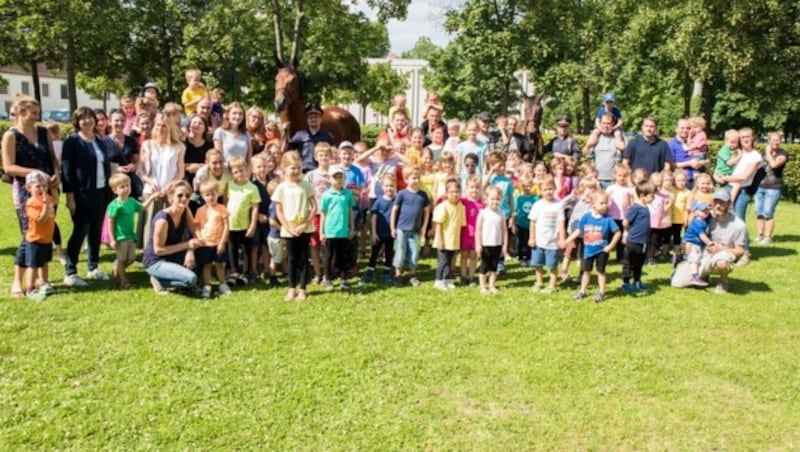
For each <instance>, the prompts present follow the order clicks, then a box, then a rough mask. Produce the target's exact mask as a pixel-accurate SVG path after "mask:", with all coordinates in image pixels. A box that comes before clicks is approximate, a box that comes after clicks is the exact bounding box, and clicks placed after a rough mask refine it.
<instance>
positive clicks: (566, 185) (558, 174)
mask: <svg viewBox="0 0 800 452" xmlns="http://www.w3.org/2000/svg"><path fill="white" fill-rule="evenodd" d="M565 160H571V159H569V158H567V159H564V158H561V159H558V160H554V161H553V162H552V164H551V165H550V171H552V173H553V180H555V183H556V198H557V199H559V200H562V199H564V198H566V197H567V195H569V194H570V193H572V179H571V178H570V177H569V176H566V175H565V174H564V168H565V166H566V162H565Z"/></svg>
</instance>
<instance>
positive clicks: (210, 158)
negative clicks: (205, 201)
mask: <svg viewBox="0 0 800 452" xmlns="http://www.w3.org/2000/svg"><path fill="white" fill-rule="evenodd" d="M223 162H224V160H223V156H222V151H220V150H218V149H209V150H208V151H206V163H205V165H203V166H202V167H200V169H199V170H197V174H195V176H194V181H192V182H193V183H194V187H193V188H194V191H195V193H200V186H201V185H202V184H203V183H205V182H208V181H212V182H216V184H217V193H218V194H220V195H221V194H223V193H225V189H226V188H227V187H228V182H230V180H231V174H230V173H229V172H228V170H227V169H226V168H225V164H224V163H223ZM197 200H198V201H200V200H199V199H197Z"/></svg>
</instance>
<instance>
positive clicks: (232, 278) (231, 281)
mask: <svg viewBox="0 0 800 452" xmlns="http://www.w3.org/2000/svg"><path fill="white" fill-rule="evenodd" d="M225 282H226V283H228V285H229V286H235V285H236V283H238V282H239V274H238V273H231V274H230V275H228V277H227V278H226V279H225Z"/></svg>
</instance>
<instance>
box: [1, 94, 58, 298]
mask: <svg viewBox="0 0 800 452" xmlns="http://www.w3.org/2000/svg"><path fill="white" fill-rule="evenodd" d="M11 110H12V111H14V112H15V113H16V115H15V120H14V126H13V127H12V128H10V129H9V130H8V131H6V133H4V134H3V141H2V154H3V170H4V171H5V174H6V175H8V176H10V177H12V178H13V180H12V183H13V187H12V190H13V195H12V196H13V199H14V207H15V208H16V211H17V219H18V220H19V229H20V232H21V233H22V238H23V242H24V239H25V233H26V232H27V231H28V217H27V215H26V214H25V203H26V202H27V201H28V198H29V197H30V194H29V193H28V192H27V191H26V190H25V176H27V174H28V173H29V172H31V171H34V170H40V171H43V172H45V173H47V174H49V175H50V184H51V185H52V186H53V187H56V186H58V183H59V177H58V171H56V170H55V167H56V157H55V154H54V153H53V146H52V144H51V142H50V140H49V139H48V137H47V129H45V128H44V127H37V126H36V121H38V120H39V114H40V112H41V107H40V106H39V102H37V101H36V99H34V98H32V97H29V96H20V97H18V98H16V100H14V104H13V105H12V107H11ZM56 231H58V229H57V228H56ZM59 242H60V238H59ZM24 266H25V247H24V246H22V245H20V247H19V248H18V249H17V254H16V256H15V258H14V281H13V283H12V285H11V296H12V297H15V298H16V297H20V296H22V276H23V274H24V270H23V269H24Z"/></svg>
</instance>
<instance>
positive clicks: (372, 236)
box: [369, 234, 378, 245]
mask: <svg viewBox="0 0 800 452" xmlns="http://www.w3.org/2000/svg"><path fill="white" fill-rule="evenodd" d="M369 242H370V243H371V244H373V245H377V244H378V234H370V237H369Z"/></svg>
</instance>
